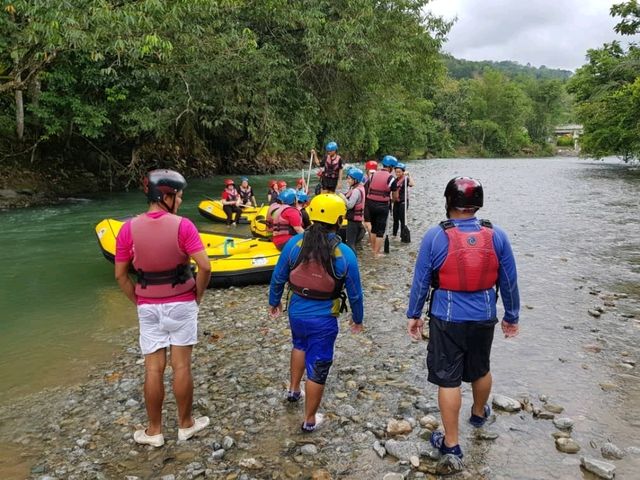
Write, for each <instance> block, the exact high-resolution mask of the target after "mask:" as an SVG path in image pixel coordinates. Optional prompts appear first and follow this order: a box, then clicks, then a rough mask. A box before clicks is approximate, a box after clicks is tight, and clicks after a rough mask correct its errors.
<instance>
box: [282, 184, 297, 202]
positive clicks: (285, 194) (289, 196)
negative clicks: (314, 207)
mask: <svg viewBox="0 0 640 480" xmlns="http://www.w3.org/2000/svg"><path fill="white" fill-rule="evenodd" d="M278 200H280V201H281V202H282V203H284V204H285V205H293V204H294V203H296V191H295V190H294V189H293V188H287V189H285V190H283V191H282V192H280V195H278Z"/></svg>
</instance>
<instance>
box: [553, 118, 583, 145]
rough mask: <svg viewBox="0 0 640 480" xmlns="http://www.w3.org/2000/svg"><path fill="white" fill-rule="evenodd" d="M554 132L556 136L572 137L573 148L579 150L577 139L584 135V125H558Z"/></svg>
mask: <svg viewBox="0 0 640 480" xmlns="http://www.w3.org/2000/svg"><path fill="white" fill-rule="evenodd" d="M554 132H555V134H556V138H557V137H564V136H568V135H571V137H572V138H573V149H574V150H580V145H579V143H578V140H579V139H580V135H584V127H583V126H582V125H578V124H568V125H558V126H557V127H556V128H555V129H554Z"/></svg>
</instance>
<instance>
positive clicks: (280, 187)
mask: <svg viewBox="0 0 640 480" xmlns="http://www.w3.org/2000/svg"><path fill="white" fill-rule="evenodd" d="M278 188H279V189H280V190H282V189H283V188H287V182H285V181H284V180H278Z"/></svg>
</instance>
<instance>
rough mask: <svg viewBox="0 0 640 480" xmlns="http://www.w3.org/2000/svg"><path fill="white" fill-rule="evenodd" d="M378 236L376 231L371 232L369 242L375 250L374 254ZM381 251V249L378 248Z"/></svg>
mask: <svg viewBox="0 0 640 480" xmlns="http://www.w3.org/2000/svg"><path fill="white" fill-rule="evenodd" d="M377 238H378V237H377V236H376V234H375V233H370V234H369V243H370V244H371V251H372V252H373V254H374V255H375V254H376V253H377V252H376V240H377ZM378 251H379V250H378Z"/></svg>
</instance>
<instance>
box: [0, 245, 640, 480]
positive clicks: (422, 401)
mask: <svg viewBox="0 0 640 480" xmlns="http://www.w3.org/2000/svg"><path fill="white" fill-rule="evenodd" d="M392 246H393V247H394V249H396V251H397V254H398V255H399V256H400V257H401V258H405V259H406V260H405V262H406V267H407V271H408V272H407V273H408V276H407V280H406V281H405V283H407V282H409V281H410V278H409V277H410V275H409V270H410V265H411V263H412V262H413V258H414V256H415V253H414V252H413V251H412V247H413V248H415V246H413V245H412V246H405V245H399V244H394V245H392ZM403 249H404V250H405V251H404V253H406V254H408V255H403V252H402V250H403ZM392 262H393V260H392V259H391V257H386V258H383V259H381V260H380V261H379V262H378V263H376V264H371V263H372V262H371V261H370V260H368V259H365V260H364V261H363V267H362V271H363V277H364V279H365V280H364V283H365V295H366V296H367V298H368V299H370V300H368V302H367V304H368V311H367V321H366V331H365V332H364V333H363V334H362V335H357V336H356V335H351V334H350V333H348V329H347V325H346V319H345V320H344V321H343V322H342V328H341V330H342V333H341V335H340V337H339V340H338V343H337V346H336V359H335V363H334V366H333V368H332V371H331V374H330V378H329V381H328V384H327V390H326V393H325V399H324V402H323V405H322V407H321V410H322V411H323V412H324V413H325V415H326V418H327V422H326V423H325V424H324V425H323V426H322V428H321V429H319V431H317V432H315V433H314V434H311V435H304V434H302V433H300V431H299V426H300V422H301V419H302V405H290V404H287V403H286V402H284V392H285V390H286V387H287V380H288V360H289V351H290V343H289V342H290V341H289V330H288V324H287V321H286V318H284V317H282V318H280V319H278V320H271V319H270V318H269V317H268V315H267V309H266V295H267V287H266V286H254V287H247V288H244V289H242V290H239V289H230V290H217V291H209V292H208V295H207V297H206V299H205V301H204V302H203V304H202V306H201V317H200V343H199V345H198V346H197V348H196V349H195V355H194V379H195V382H194V383H195V399H194V404H195V412H194V413H195V414H196V415H208V416H209V417H210V418H211V420H212V426H211V427H210V428H208V429H207V430H205V431H203V432H202V433H201V434H199V435H198V436H197V437H195V438H193V439H191V440H189V441H188V442H177V440H176V436H177V426H176V420H175V415H176V410H175V403H174V400H173V396H172V394H171V392H170V383H169V379H170V372H168V374H167V383H166V388H167V396H166V404H165V406H166V408H165V432H164V433H165V437H166V439H167V443H166V445H165V446H164V447H163V448H160V449H153V448H152V447H143V446H139V445H136V444H135V443H134V441H133V438H132V434H133V431H134V430H135V429H136V428H138V427H140V426H141V425H142V424H143V423H144V421H145V410H144V404H143V398H142V381H143V373H144V370H143V360H142V358H141V357H140V355H139V352H138V347H137V338H136V330H135V329H131V330H130V331H127V332H124V333H123V335H122V337H121V338H120V339H119V340H118V341H119V342H120V343H122V347H121V349H120V351H119V352H118V354H117V355H115V356H114V358H113V361H112V362H111V363H110V364H109V365H107V366H99V367H97V368H96V369H95V370H94V372H93V374H92V375H91V378H90V379H89V381H87V382H86V383H84V384H81V385H77V386H74V387H71V388H64V389H62V388H60V389H56V390H52V391H49V392H46V393H43V394H39V395H35V396H32V397H29V398H27V399H24V400H22V401H20V402H19V403H18V404H14V405H10V406H5V407H3V408H2V409H0V425H2V426H1V427H0V445H2V447H3V448H2V449H1V450H2V451H3V452H4V455H5V457H6V456H13V460H14V461H13V467H12V469H13V470H10V469H9V468H8V467H6V468H5V473H6V472H11V475H15V476H14V477H12V476H7V475H5V476H4V478H25V477H28V478H31V479H38V480H52V479H70V480H73V479H112V478H127V479H130V480H134V479H146V478H154V479H155V478H162V479H164V480H171V479H176V480H177V479H194V478H214V479H226V480H235V479H242V480H247V479H253V478H260V479H262V478H265V479H266V478H268V479H298V478H300V479H302V478H306V479H308V478H312V479H316V480H320V479H330V478H350V479H361V478H384V479H386V480H393V479H407V478H408V479H413V478H432V479H433V478H437V477H439V476H440V475H443V474H449V473H453V475H452V477H450V478H454V479H459V480H460V479H479V478H480V479H489V478H491V479H508V478H560V477H554V476H553V472H554V470H555V469H557V468H558V467H562V468H563V469H564V470H563V471H572V472H574V474H575V475H573V476H562V475H561V477H562V478H582V473H581V471H582V470H581V469H585V470H589V471H594V472H597V475H599V476H600V477H601V478H613V472H614V471H615V462H617V461H621V460H619V459H620V458H622V457H624V460H622V461H629V459H631V461H632V462H638V460H639V459H640V449H638V448H637V447H638V446H640V445H638V446H630V447H629V448H626V449H623V448H619V447H617V446H616V445H613V444H610V442H601V441H599V440H597V438H598V437H597V436H596V437H594V438H595V439H591V440H589V439H588V436H589V433H588V432H585V431H581V428H580V424H581V423H582V421H583V418H580V417H579V418H578V419H577V420H576V419H575V418H572V416H573V413H574V412H572V411H570V409H567V408H566V407H565V406H563V405H558V404H557V402H554V401H553V398H549V397H548V396H547V395H548V393H547V392H534V391H526V389H524V388H522V387H518V388H514V387H511V388H513V391H511V392H505V386H504V385H500V384H498V385H496V388H495V389H494V391H495V393H496V395H494V398H493V406H494V411H495V416H494V417H493V418H492V420H494V419H495V422H493V423H492V424H491V425H490V426H487V427H485V428H483V429H479V430H475V429H473V428H471V427H470V426H468V425H467V424H466V422H464V421H463V422H461V423H462V425H461V429H462V432H461V433H462V438H461V440H462V446H463V449H464V451H465V462H464V464H465V465H464V468H463V470H462V471H458V470H459V469H460V468H461V466H460V465H459V464H457V463H456V462H452V461H451V460H452V459H448V458H445V459H441V458H439V455H438V454H437V452H434V451H433V449H432V448H431V447H430V446H429V445H428V436H429V434H430V432H431V431H432V430H433V429H434V428H437V427H438V425H439V423H440V421H439V413H438V408H437V401H436V396H435V393H436V390H435V389H434V388H432V387H430V386H427V384H426V378H425V377H426V371H425V369H424V356H425V344H424V343H412V342H410V341H409V340H408V338H407V336H406V334H405V332H404V326H405V319H404V308H405V305H406V295H405V293H406V291H405V290H404V288H397V287H398V286H399V285H398V284H397V283H391V282H389V280H386V279H384V277H383V272H385V271H387V270H388V269H389V268H390V267H392V265H393V263H392ZM368 263H369V264H368ZM592 293H594V295H601V296H602V302H607V301H608V302H610V303H609V305H611V304H612V302H613V301H614V300H613V299H614V297H608V296H603V295H604V294H599V293H598V292H592ZM622 297H623V296H619V297H615V301H619V299H620V298H622ZM607 299H608V300H607ZM602 302H600V304H599V305H600V311H598V310H594V312H599V313H600V314H601V315H602V314H603V312H605V310H604V308H611V307H604V303H602ZM603 307H604V308H603ZM585 313H586V312H585ZM591 318H592V319H593V321H597V319H596V318H595V317H591ZM525 328H526V327H525ZM569 333H570V332H569ZM498 348H499V347H498ZM585 349H586V350H588V348H587V347H585ZM627 355H628V354H627ZM633 361H634V359H633V357H632V356H629V355H628V357H627V362H629V363H627V364H626V365H628V367H630V368H632V369H633V368H635V365H634V364H633ZM552 390H553V388H552V387H550V388H549V391H552ZM463 391H464V397H465V406H464V407H463V410H464V411H463V417H464V412H466V411H467V410H468V402H469V398H470V396H469V394H470V392H469V389H468V388H466V387H465V388H464V389H463ZM523 391H526V393H524V394H523V393H522V392H523ZM503 392H504V393H507V395H502V393H503ZM523 444H526V445H527V446H526V448H525V451H529V453H528V454H526V455H524V456H523V457H522V458H520V459H519V461H516V462H513V461H512V460H510V459H511V455H513V454H514V453H513V452H514V451H518V452H520V451H521V450H522V445H523ZM556 449H557V450H556ZM600 450H602V452H600ZM553 451H557V452H558V454H559V455H564V457H557V456H556V457H554V456H553V453H552V452H553ZM18 452H19V453H18ZM536 452H537V453H536ZM560 452H563V453H560ZM575 453H578V455H575ZM20 456H21V457H20ZM545 457H546V458H545ZM16 458H20V461H18V462H16V461H15V459H16ZM612 459H613V460H612ZM581 462H582V465H583V466H582V467H581V466H580V465H581ZM603 462H604V463H603ZM3 464H4V465H10V464H11V462H10V461H8V460H7V458H4V459H3V461H2V462H0V467H1V466H2V465H3ZM0 470H1V468H0ZM528 470H531V471H534V472H536V474H535V475H534V476H533V477H531V476H526V475H525V473H526V472H527V471H528Z"/></svg>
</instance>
